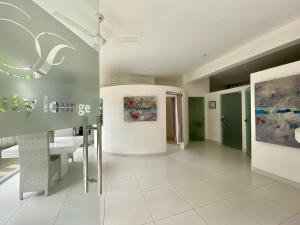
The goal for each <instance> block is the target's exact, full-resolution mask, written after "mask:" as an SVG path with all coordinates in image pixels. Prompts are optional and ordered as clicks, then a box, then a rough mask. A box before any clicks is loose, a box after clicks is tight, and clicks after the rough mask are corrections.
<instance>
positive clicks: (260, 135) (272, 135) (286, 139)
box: [255, 75, 300, 148]
mask: <svg viewBox="0 0 300 225" xmlns="http://www.w3.org/2000/svg"><path fill="white" fill-rule="evenodd" d="M255 121H256V140H257V141H261V142H267V143H271V144H277V145H283V146H288V147H294V148H300V143H298V142H297V141H296V139H295V130H296V129H297V128H298V127H300V75H296V76H290V77H285V78H281V79H276V80H270V81H266V82H262V83H257V84H255Z"/></svg>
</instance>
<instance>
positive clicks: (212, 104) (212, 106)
mask: <svg viewBox="0 0 300 225" xmlns="http://www.w3.org/2000/svg"><path fill="white" fill-rule="evenodd" d="M208 108H209V109H216V108H217V102H216V101H209V102H208Z"/></svg>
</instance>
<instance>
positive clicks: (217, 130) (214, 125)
mask: <svg viewBox="0 0 300 225" xmlns="http://www.w3.org/2000/svg"><path fill="white" fill-rule="evenodd" d="M247 88H249V86H243V87H238V88H232V89H228V90H223V91H218V92H212V93H208V94H206V95H205V118H206V120H205V135H206V139H208V140H211V141H215V142H219V143H222V123H221V95H222V94H228V93H233V92H241V93H242V126H243V127H242V129H243V151H246V124H245V122H244V120H245V118H246V110H245V90H246V89H247ZM209 101H216V103H217V107H216V109H209V107H208V102H209Z"/></svg>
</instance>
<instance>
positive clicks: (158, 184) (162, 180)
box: [0, 142, 300, 225]
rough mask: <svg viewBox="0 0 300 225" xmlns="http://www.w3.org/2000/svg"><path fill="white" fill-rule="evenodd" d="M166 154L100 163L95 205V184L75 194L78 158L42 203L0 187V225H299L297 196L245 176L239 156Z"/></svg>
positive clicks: (201, 147)
mask: <svg viewBox="0 0 300 225" xmlns="http://www.w3.org/2000/svg"><path fill="white" fill-rule="evenodd" d="M169 147H170V151H169V153H168V154H167V155H164V156H153V157H117V156H111V155H105V157H104V166H105V171H104V194H103V196H102V197H101V201H100V203H101V204H99V198H98V197H97V194H96V191H97V190H96V185H95V184H93V185H91V188H90V189H91V192H90V194H89V195H87V196H85V195H84V194H83V190H82V188H83V187H82V180H81V179H82V164H81V163H80V158H81V152H77V154H76V156H75V159H76V162H75V163H73V164H71V165H70V170H69V172H68V174H67V176H66V177H65V178H64V179H63V180H62V181H61V182H60V183H58V184H57V185H55V187H54V190H53V194H52V195H51V196H49V197H47V198H45V197H44V196H41V195H37V194H32V195H29V196H28V198H26V199H25V200H24V201H19V200H18V199H17V198H18V185H17V183H18V177H17V176H16V177H14V178H13V179H11V180H9V181H8V182H6V183H5V184H3V185H1V186H0V225H70V224H72V225H96V224H98V225H99V224H100V221H101V225H279V224H282V225H300V190H298V189H296V188H293V187H291V186H288V185H285V184H282V183H279V182H276V181H274V180H272V179H269V178H267V177H264V176H262V175H259V174H256V173H253V172H251V170H250V160H249V159H248V158H247V156H245V155H244V154H242V153H241V152H239V151H237V150H233V149H230V148H226V147H223V146H221V145H217V144H213V143H210V142H206V143H191V145H190V146H189V148H188V149H187V150H186V151H180V150H178V149H177V148H176V147H174V146H169ZM91 160H94V159H93V155H91ZM95 169H96V167H95V163H91V174H92V175H93V176H94V175H95V173H96V170H95ZM99 205H101V206H100V209H99ZM99 212H100V213H99ZM100 215H101V216H100ZM100 217H101V218H100Z"/></svg>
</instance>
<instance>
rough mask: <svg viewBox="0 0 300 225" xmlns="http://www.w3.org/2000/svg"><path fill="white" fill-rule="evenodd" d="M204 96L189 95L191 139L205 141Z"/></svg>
mask: <svg viewBox="0 0 300 225" xmlns="http://www.w3.org/2000/svg"><path fill="white" fill-rule="evenodd" d="M204 115H205V114H204V98H203V97H189V134H190V140H191V141H204V139H205V117H204Z"/></svg>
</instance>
